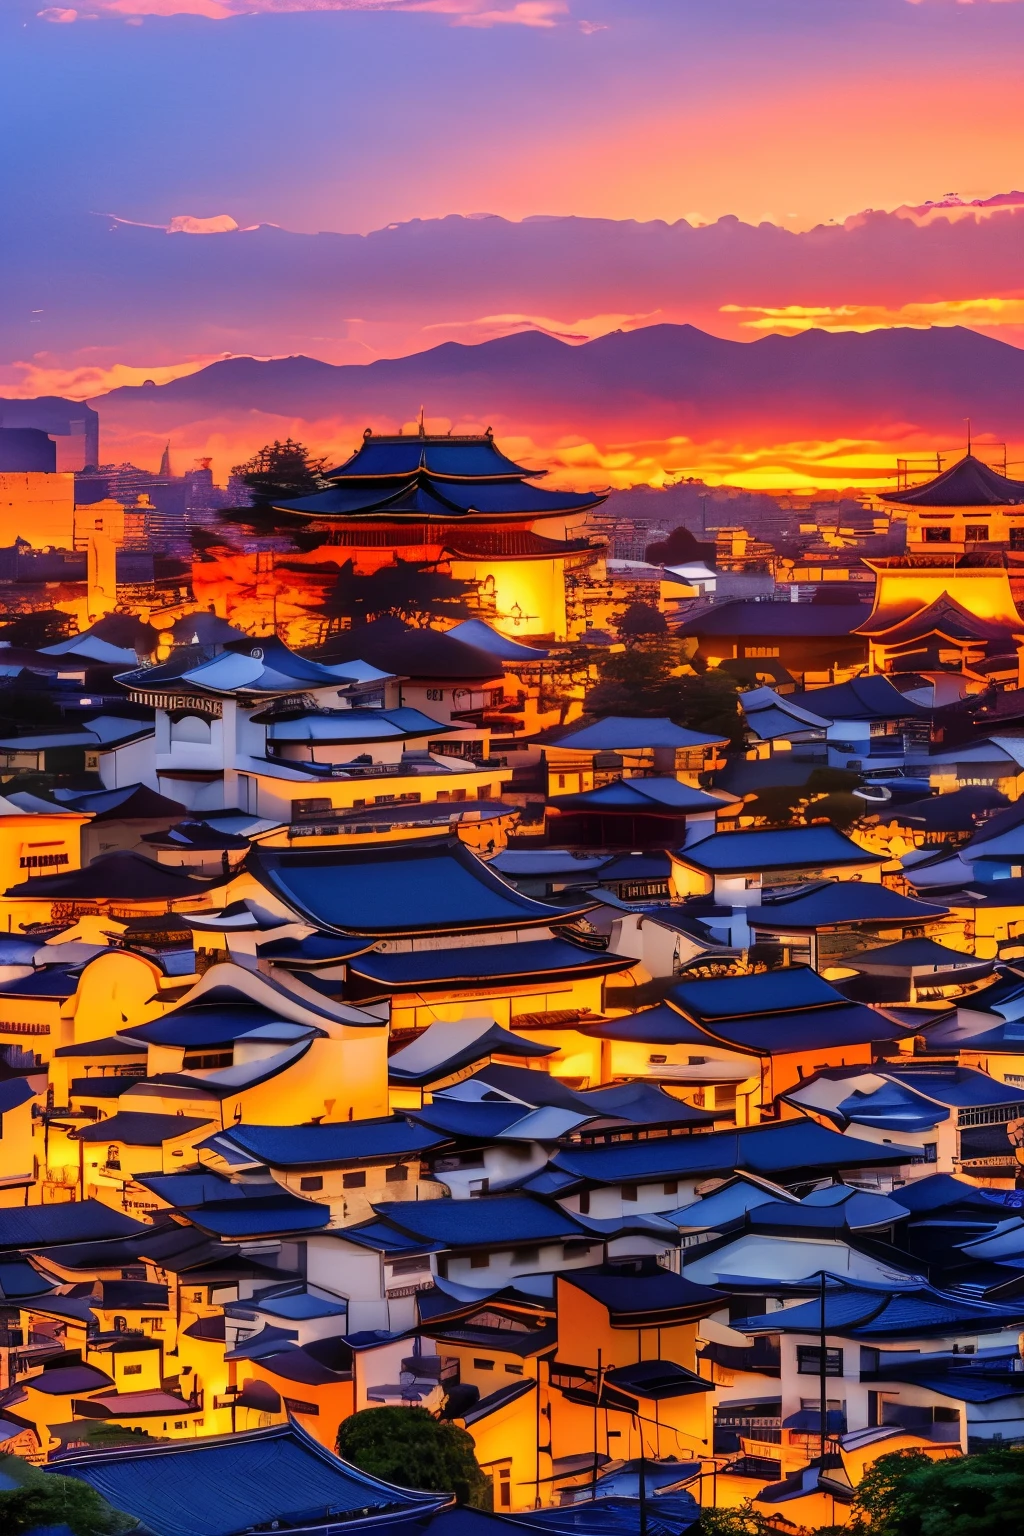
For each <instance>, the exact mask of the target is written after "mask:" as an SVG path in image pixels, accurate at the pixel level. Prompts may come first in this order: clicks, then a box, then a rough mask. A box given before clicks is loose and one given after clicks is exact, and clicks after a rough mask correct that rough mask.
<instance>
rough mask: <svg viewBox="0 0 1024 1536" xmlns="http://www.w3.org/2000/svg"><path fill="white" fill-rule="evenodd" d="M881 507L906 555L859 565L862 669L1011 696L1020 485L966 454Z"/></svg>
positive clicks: (1019, 638)
mask: <svg viewBox="0 0 1024 1536" xmlns="http://www.w3.org/2000/svg"><path fill="white" fill-rule="evenodd" d="M880 499H881V500H882V501H884V502H885V503H886V504H887V505H888V506H890V507H891V508H892V509H893V511H894V516H897V517H901V518H905V519H906V553H905V554H899V555H883V556H878V557H874V558H869V557H867V556H864V557H863V558H864V564H865V565H866V566H868V568H869V569H870V570H872V571H873V572H874V574H875V583H876V584H875V603H874V608H873V610H872V612H871V614H870V616H869V617H868V618H867V619H866V620H865V621H864V622H863V623H862V624H860V625H859V626H858V628H857V631H856V633H858V634H861V635H864V636H865V637H866V638H867V640H868V643H869V648H870V669H871V670H872V671H878V672H904V673H906V672H912V673H918V674H920V675H922V677H928V678H931V679H933V680H937V679H938V677H939V675H940V674H942V673H947V674H949V673H954V674H958V675H959V676H960V677H961V678H962V679H963V680H964V681H963V686H964V687H965V688H966V689H967V691H968V692H978V691H980V690H981V689H984V688H986V687H990V686H993V685H994V686H996V687H1003V688H1006V687H1014V688H1015V687H1017V686H1018V685H1019V679H1020V666H1021V663H1020V656H1021V649H1022V643H1024V618H1022V617H1021V614H1020V611H1019V608H1018V604H1019V602H1020V600H1021V597H1022V596H1024V568H1022V565H1021V561H1022V559H1024V482H1022V481H1019V480H1011V479H1009V478H1008V476H1006V475H1004V474H1000V473H999V472H998V471H997V470H995V469H993V468H991V466H990V465H988V464H985V463H984V462H983V461H982V460H981V459H979V458H977V457H976V456H975V455H974V454H973V453H972V452H971V451H970V448H968V451H967V453H966V454H965V455H964V457H963V458H962V459H960V460H959V461H958V462H957V463H956V464H953V465H951V466H950V468H948V469H945V470H942V471H941V472H940V473H939V474H937V475H935V476H934V477H933V478H932V479H930V480H928V481H926V482H925V483H924V484H923V485H917V486H908V487H901V488H900V489H899V490H896V491H889V492H887V493H885V494H884V495H883V496H882V497H881V498H880ZM1018 552H1019V553H1018Z"/></svg>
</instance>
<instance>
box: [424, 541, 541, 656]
mask: <svg viewBox="0 0 1024 1536" xmlns="http://www.w3.org/2000/svg"><path fill="white" fill-rule="evenodd" d="M552 542H553V541H552ZM448 634H449V635H451V637H452V639H453V640H461V641H462V643H463V644H464V645H471V646H473V647H474V648H475V649H476V650H478V651H484V652H485V653H486V654H487V655H488V656H494V657H496V658H497V660H498V661H546V660H547V658H548V657H549V656H550V655H551V652H550V651H542V650H541V649H540V647H539V646H534V645H524V644H523V643H522V641H520V640H513V639H512V637H511V636H510V635H503V634H502V633H501V632H500V630H497V629H493V628H492V627H491V625H490V624H485V623H484V621H483V619H463V620H462V623H461V624H456V625H455V626H454V628H452V629H450V630H449V631H448Z"/></svg>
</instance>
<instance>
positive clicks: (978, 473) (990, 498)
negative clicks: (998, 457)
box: [880, 453, 1024, 507]
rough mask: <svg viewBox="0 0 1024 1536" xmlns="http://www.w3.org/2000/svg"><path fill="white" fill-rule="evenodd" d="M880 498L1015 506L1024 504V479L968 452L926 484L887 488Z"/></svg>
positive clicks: (906, 503)
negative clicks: (994, 466)
mask: <svg viewBox="0 0 1024 1536" xmlns="http://www.w3.org/2000/svg"><path fill="white" fill-rule="evenodd" d="M880 499H881V500H882V501H887V502H889V503H891V504H893V505H896V506H901V507H1016V506H1020V505H1022V504H1024V480H1010V479H1008V478H1007V476H1006V475H1001V474H999V472H998V471H997V470H995V469H990V468H989V466H988V465H987V464H983V463H982V461H981V460H980V459H978V458H975V456H974V454H973V453H967V454H965V455H964V457H963V458H962V459H961V460H960V462H959V463H958V464H953V465H951V466H950V468H949V469H944V470H943V471H942V473H941V474H938V475H936V476H935V478H934V479H933V480H928V481H926V483H925V484H924V485H916V486H914V487H913V488H912V489H910V490H904V491H886V492H885V493H884V494H883V495H882V497H881V498H880Z"/></svg>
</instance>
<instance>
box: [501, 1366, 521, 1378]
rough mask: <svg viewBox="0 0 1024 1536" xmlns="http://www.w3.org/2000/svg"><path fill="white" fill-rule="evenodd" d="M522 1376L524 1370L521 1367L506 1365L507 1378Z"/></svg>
mask: <svg viewBox="0 0 1024 1536" xmlns="http://www.w3.org/2000/svg"><path fill="white" fill-rule="evenodd" d="M522 1374H523V1368H522V1366H521V1365H506V1367H505V1375H506V1376H521V1375H522Z"/></svg>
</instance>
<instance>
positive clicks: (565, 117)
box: [0, 0, 1024, 231]
mask: <svg viewBox="0 0 1024 1536" xmlns="http://www.w3.org/2000/svg"><path fill="white" fill-rule="evenodd" d="M2 9H3V12H4V15H5V17H6V18H7V19H6V22H5V24H4V31H5V33H6V34H7V35H6V36H5V37H4V53H5V57H7V58H8V60H9V61H10V62H11V63H13V65H14V67H13V68H12V69H11V70H10V73H9V75H8V79H7V83H6V87H5V92H4V100H3V104H2V107H0V111H2V113H3V115H4V118H5V124H4V126H5V130H6V133H5V137H6V139H7V142H11V140H12V139H13V140H16V141H17V143H18V145H19V148H20V150H21V155H20V157H18V158H17V162H16V163H15V164H12V163H11V162H10V161H9V162H8V166H7V170H6V172H5V176H6V178H7V179H8V192H7V198H8V205H7V206H8V209H10V206H11V202H12V201H13V203H14V204H15V205H16V206H19V207H20V208H23V209H24V210H25V211H26V212H29V213H31V212H33V211H34V212H36V213H38V212H40V211H42V210H43V209H47V208H53V207H54V206H57V207H62V208H71V207H76V208H84V209H99V210H101V211H102V212H111V213H116V214H119V215H121V216H122V217H126V218H132V219H141V220H150V221H154V222H158V223H166V222H167V220H168V219H169V217H170V216H171V215H173V214H178V213H191V214H195V215H203V216H209V215H213V214H221V213H229V214H231V215H232V216H233V217H234V218H235V219H236V220H238V222H239V223H255V222H258V221H270V222H274V223H280V224H285V225H287V226H288V227H289V228H292V229H296V230H308V231H315V230H318V229H332V230H346V231H356V230H362V231H365V230H369V229H373V228H376V227H379V226H381V225H384V224H387V223H389V222H391V221H393V220H404V219H409V218H416V217H419V218H428V217H436V216H439V215H443V214H446V213H453V212H460V213H472V212H477V211H481V210H486V211H488V212H494V213H500V214H504V215H506V216H507V217H509V218H522V217H524V216H525V215H529V214H539V213H556V214H564V213H577V214H588V215H598V216H604V217H608V218H615V219H623V218H637V219H652V218H663V219H669V220H673V219H677V218H680V217H685V218H694V217H698V218H701V219H712V218H716V217H718V216H720V215H722V214H728V213H733V214H736V215H738V216H739V217H740V218H743V219H750V220H754V221H757V220H760V219H771V220H773V221H774V222H787V223H791V224H794V225H798V226H800V227H806V225H807V224H809V223H814V222H817V221H819V220H827V219H829V218H838V219H841V218H843V217H845V216H846V215H848V214H850V213H853V212H856V211H857V210H859V209H862V208H867V207H876V208H882V207H893V206H895V205H896V204H899V203H902V202H910V203H920V202H923V201H924V200H925V199H927V198H937V197H941V196H942V194H943V193H945V192H948V191H953V190H955V191H957V192H959V193H960V194H961V195H962V196H964V197H968V196H970V197H977V196H984V195H988V194H990V193H993V192H1001V191H1007V190H1009V189H1010V188H1011V187H1013V186H1014V185H1015V184H1016V183H1017V182H1020V181H1022V180H1024V166H1022V164H1021V148H1022V144H1021V127H1020V112H1019V89H1020V70H1021V62H1022V45H1024V4H1022V3H1019V0H976V3H974V4H957V3H954V0H921V3H918V4H910V3H908V0H713V3H709V0H399V3H394V0H374V3H367V0H340V3H339V0H305V3H304V0H80V3H79V4H77V5H76V6H74V7H70V6H68V7H64V6H52V7H46V8H40V7H39V6H38V5H37V4H33V3H31V0H29V3H24V0H5V3H4V5H3V7H2ZM186 12H193V13H198V14H191V15H190V14H181V13H186ZM253 13H255V14H253ZM218 17H219V18H221V19H211V18H218ZM90 18H91V19H90ZM11 49H13V53H12V52H11V51H10V50H11Z"/></svg>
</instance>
